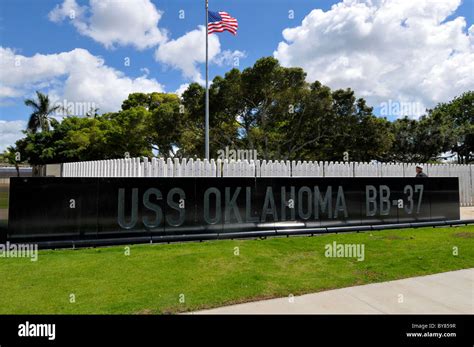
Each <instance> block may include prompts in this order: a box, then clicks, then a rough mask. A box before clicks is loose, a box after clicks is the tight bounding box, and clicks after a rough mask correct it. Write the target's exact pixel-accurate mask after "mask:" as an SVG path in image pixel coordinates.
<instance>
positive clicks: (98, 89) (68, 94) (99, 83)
mask: <svg viewBox="0 0 474 347" xmlns="http://www.w3.org/2000/svg"><path fill="white" fill-rule="evenodd" d="M18 62H19V63H18ZM0 80H1V81H2V88H0V100H1V99H2V98H8V97H12V96H18V95H28V94H31V93H32V92H33V91H34V90H35V89H43V88H46V89H47V90H48V94H50V96H51V99H52V100H54V99H56V100H57V101H59V102H61V103H63V100H66V101H67V102H73V103H86V104H94V105H95V106H96V107H98V108H99V109H100V112H109V111H117V110H118V109H119V108H120V106H121V103H122V101H123V100H124V99H126V98H127V96H128V94H129V93H132V92H145V93H149V92H154V91H157V92H162V91H163V86H162V85H161V84H160V83H158V82H157V81H156V80H155V79H149V78H147V77H146V75H144V76H141V77H137V78H130V77H128V76H126V75H124V74H123V73H122V72H121V71H118V70H116V69H114V68H112V67H109V66H107V65H105V63H104V61H103V60H102V59H101V58H100V57H97V56H94V55H92V54H91V53H89V51H87V50H85V49H79V48H76V49H74V50H72V51H70V52H63V53H58V54H48V55H43V54H35V55H34V56H32V57H26V56H22V55H18V54H16V53H15V52H14V51H13V50H12V49H10V48H3V47H0Z"/></svg>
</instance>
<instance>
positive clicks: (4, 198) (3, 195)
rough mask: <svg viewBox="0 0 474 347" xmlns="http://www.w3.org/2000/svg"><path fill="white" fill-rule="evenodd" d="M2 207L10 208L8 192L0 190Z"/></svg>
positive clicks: (0, 206) (0, 205)
mask: <svg viewBox="0 0 474 347" xmlns="http://www.w3.org/2000/svg"><path fill="white" fill-rule="evenodd" d="M0 208H8V192H4V191H2V190H0Z"/></svg>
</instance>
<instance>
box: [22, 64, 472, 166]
mask: <svg viewBox="0 0 474 347" xmlns="http://www.w3.org/2000/svg"><path fill="white" fill-rule="evenodd" d="M209 93H210V114H211V118H210V140H211V142H210V149H211V156H212V157H216V154H217V151H219V150H222V149H224V148H225V147H226V146H229V147H230V148H233V149H246V150H257V153H258V156H259V158H261V159H267V160H270V159H271V160H293V159H296V160H338V161H341V160H343V159H349V160H353V161H370V160H378V161H416V162H429V161H436V160H439V159H441V158H443V156H446V153H451V155H452V154H456V155H457V159H458V161H459V162H460V163H467V162H471V161H473V160H474V154H473V152H474V147H473V146H474V119H473V117H474V92H473V91H468V92H466V93H464V94H463V95H461V96H458V97H456V98H455V99H454V100H452V101H450V102H447V103H441V104H439V105H437V106H436V107H435V108H433V109H430V110H427V113H426V115H424V116H422V117H421V118H420V119H418V120H415V119H410V118H407V117H405V118H399V119H396V120H394V121H389V120H387V119H386V118H381V117H377V116H375V115H374V113H373V108H372V107H370V106H369V105H367V103H366V101H365V100H364V99H363V98H360V97H357V96H356V95H355V92H354V91H353V90H351V89H349V88H348V89H338V90H331V89H330V88H329V87H328V86H325V85H323V84H322V83H320V82H318V81H315V82H312V83H308V82H307V79H306V73H305V72H304V71H303V69H301V68H288V67H282V66H281V65H280V64H279V62H278V61H277V60H276V59H275V58H272V57H266V58H262V59H259V60H258V61H257V62H256V63H255V64H254V65H253V66H252V67H249V68H246V69H244V70H243V71H240V70H238V69H232V70H230V71H229V72H227V73H226V74H225V75H224V76H217V77H215V78H214V80H213V81H212V85H211V87H210V91H209ZM38 98H39V101H38V102H37V103H36V106H38V107H39V109H40V110H42V111H38V112H39V113H38V114H41V117H39V118H38V117H36V118H37V120H35V121H34V122H33V121H31V122H30V123H35V126H34V127H30V130H29V131H25V132H24V133H25V137H24V138H22V139H20V140H19V141H17V143H16V148H17V150H18V151H20V153H21V154H22V158H27V160H28V162H29V163H31V164H45V163H53V162H69V161H80V160H99V159H110V158H121V157H123V156H124V155H127V154H128V155H130V156H153V154H155V155H158V156H161V157H202V156H203V153H204V98H205V89H204V87H202V86H201V85H199V84H197V83H191V84H190V85H189V87H188V88H187V89H186V90H185V91H184V93H183V94H182V95H181V96H178V95H176V94H166V93H157V92H155V93H132V94H130V95H129V96H128V98H127V99H126V100H124V101H123V103H122V107H121V110H119V111H118V112H113V113H105V114H102V115H99V114H97V113H96V114H94V115H91V114H89V115H88V116H87V117H77V116H74V115H72V116H68V117H65V118H64V119H63V120H62V121H61V122H59V121H56V120H55V119H49V118H48V114H49V113H50V112H51V109H52V107H51V106H50V105H49V100H47V99H46V98H47V96H44V95H42V94H41V95H39V94H38ZM41 100H43V102H41ZM46 101H48V105H45V104H46ZM28 105H30V106H33V101H31V100H30V101H28ZM41 105H43V106H41ZM43 109H44V110H43ZM36 118H35V119H36ZM33 129H34V130H33ZM36 129H40V130H41V131H36Z"/></svg>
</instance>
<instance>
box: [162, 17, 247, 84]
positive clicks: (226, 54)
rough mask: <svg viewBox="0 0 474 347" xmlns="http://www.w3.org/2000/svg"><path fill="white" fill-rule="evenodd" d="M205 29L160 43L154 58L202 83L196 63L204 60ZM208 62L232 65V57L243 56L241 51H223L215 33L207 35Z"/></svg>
mask: <svg viewBox="0 0 474 347" xmlns="http://www.w3.org/2000/svg"><path fill="white" fill-rule="evenodd" d="M205 41H206V31H205V28H204V26H199V27H198V29H195V30H192V31H190V32H188V33H186V34H184V35H183V36H181V37H179V38H177V39H176V40H170V41H168V42H166V43H163V44H161V45H160V46H159V47H158V48H157V49H156V51H155V60H157V61H159V62H161V63H164V64H166V65H168V66H171V67H173V68H175V69H179V70H181V72H182V74H183V76H184V77H185V78H187V79H189V80H192V81H195V82H198V83H201V84H203V83H204V79H203V77H202V74H201V72H200V69H199V67H198V64H203V63H205V62H206V42H205ZM208 52H209V62H210V63H215V64H218V65H223V64H225V65H232V64H233V62H234V58H239V59H240V58H242V57H245V53H244V52H241V51H233V52H232V51H229V50H226V51H223V52H221V44H220V41H219V37H218V36H217V35H209V49H208Z"/></svg>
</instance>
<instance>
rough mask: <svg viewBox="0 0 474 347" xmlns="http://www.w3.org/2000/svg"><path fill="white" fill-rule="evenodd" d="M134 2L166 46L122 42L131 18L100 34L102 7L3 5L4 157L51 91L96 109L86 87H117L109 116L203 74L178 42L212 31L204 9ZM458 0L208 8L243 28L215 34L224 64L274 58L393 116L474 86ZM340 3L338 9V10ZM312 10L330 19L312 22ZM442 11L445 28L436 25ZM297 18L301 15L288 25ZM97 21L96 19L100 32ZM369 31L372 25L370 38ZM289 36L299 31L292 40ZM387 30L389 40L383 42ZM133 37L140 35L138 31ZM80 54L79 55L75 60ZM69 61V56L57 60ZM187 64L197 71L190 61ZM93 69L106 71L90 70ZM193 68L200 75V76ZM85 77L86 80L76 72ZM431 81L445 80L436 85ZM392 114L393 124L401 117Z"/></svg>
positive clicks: (184, 1) (15, 1)
mask: <svg viewBox="0 0 474 347" xmlns="http://www.w3.org/2000/svg"><path fill="white" fill-rule="evenodd" d="M108 1H109V0H107V1H105V3H108ZM115 1H116V0H115ZM125 1H128V2H130V3H133V2H136V4H135V8H137V7H140V8H138V9H137V13H136V15H137V18H144V17H145V16H147V15H148V14H149V13H151V12H154V11H150V10H148V11H142V12H140V9H143V8H145V7H144V6H145V5H146V6H148V3H150V2H151V3H152V5H153V6H154V8H155V10H156V13H161V17H160V18H159V20H158V21H156V23H154V24H156V25H154V24H153V23H152V26H154V27H156V28H158V29H159V31H160V33H165V32H166V38H161V39H159V38H158V36H159V35H158V34H157V36H156V37H157V39H156V41H154V42H153V43H149V41H152V40H148V39H146V40H145V41H146V43H145V45H147V46H146V47H145V48H143V47H136V46H135V45H134V43H133V39H130V38H127V39H124V40H122V41H121V40H120V38H121V37H125V36H127V34H130V31H129V30H128V27H129V28H132V27H133V28H135V26H134V23H133V21H132V22H128V23H126V25H122V23H123V22H122V18H121V17H120V16H118V17H113V16H112V19H110V18H108V19H104V21H107V23H108V24H107V25H108V26H107V33H106V34H104V33H101V32H100V31H101V30H102V29H103V28H102V26H101V23H103V22H100V20H101V17H100V16H99V14H97V13H98V12H99V10H100V9H98V7H97V6H98V5H97V6H96V7H94V6H95V5H94V0H92V1H90V2H89V0H75V1H74V0H66V5H67V6H66V5H64V3H65V1H64V0H2V1H1V2H0V46H1V47H2V49H3V50H4V51H2V52H3V54H2V56H0V62H1V63H2V65H1V67H2V70H3V71H1V72H0V137H3V139H1V140H0V150H2V149H3V148H4V147H5V145H6V143H7V142H8V141H12V140H14V139H15V138H18V137H19V136H20V135H21V133H19V127H21V126H22V125H24V122H26V120H27V119H28V115H29V110H28V108H26V107H25V106H24V105H23V100H24V98H26V97H31V96H32V95H33V93H34V90H41V91H43V92H46V93H49V94H51V95H53V96H56V97H57V98H58V100H62V99H68V100H71V99H72V101H78V100H82V101H93V102H95V101H96V100H93V98H94V97H93V96H89V95H91V94H93V93H92V92H89V91H88V89H94V88H97V84H96V83H98V85H100V84H101V83H103V84H104V85H105V84H106V83H109V84H110V85H108V86H104V85H101V86H100V88H103V89H104V90H103V95H102V96H101V99H98V100H97V104H98V105H99V106H103V107H100V108H101V109H102V110H103V111H109V110H111V109H113V108H118V107H119V102H118V101H117V100H118V99H117V100H110V98H109V97H108V94H115V93H113V92H111V91H114V83H116V85H117V88H118V89H120V91H121V93H122V94H126V93H127V92H128V91H131V90H130V89H133V88H144V89H145V90H146V91H149V90H150V89H153V87H154V86H158V85H159V86H161V88H162V90H163V91H166V92H175V91H176V90H178V88H180V86H182V85H184V84H186V83H190V82H192V81H193V80H198V79H199V77H197V76H198V74H199V72H200V73H201V76H203V73H204V64H202V63H200V62H199V59H200V58H199V57H194V58H191V56H193V55H196V54H197V53H196V52H195V50H196V49H195V48H196V46H194V45H192V42H190V41H192V39H191V36H190V37H189V40H187V41H186V40H184V39H183V40H182V41H179V42H176V43H175V44H173V41H174V40H178V39H180V38H183V37H184V36H186V35H187V34H188V33H190V32H192V31H196V30H198V25H202V24H203V22H204V7H203V6H204V1H197V0H173V1H171V0H167V1H163V0H125ZM459 1H460V0H447V1H446V3H447V5H445V6H441V5H439V3H440V2H439V1H437V2H436V0H420V1H416V2H410V1H405V3H402V2H400V1H399V0H389V1H388V2H393V3H394V4H393V6H395V7H390V8H389V7H388V5H385V4H383V3H382V2H381V1H380V0H373V1H372V2H371V1H369V0H367V1H363V0H359V1H356V0H349V1H346V3H345V4H340V1H319V0H318V1H315V0H313V1H307V0H296V1H295V0H293V1H289V0H253V1H252V0H211V1H210V5H209V7H210V9H211V10H213V11H227V12H229V13H230V14H231V15H232V16H234V17H235V18H237V19H238V21H239V31H238V35H237V36H235V37H234V36H232V35H231V34H229V33H221V34H218V40H219V44H220V49H219V50H218V52H217V53H216V54H215V58H216V61H217V60H218V59H219V57H220V58H223V57H224V56H225V54H224V52H225V51H227V55H228V56H229V57H239V68H240V69H243V68H245V67H247V66H251V65H253V63H254V62H255V61H256V60H257V59H258V58H260V57H263V56H272V55H275V56H276V57H277V58H279V59H280V61H281V62H282V64H283V65H285V66H302V67H303V68H305V70H306V71H308V80H309V81H313V80H315V79H318V80H321V81H322V82H323V83H326V84H328V85H329V86H331V87H333V88H346V87H352V88H353V89H355V90H356V93H357V94H358V95H360V96H363V97H365V98H366V99H367V100H368V101H369V103H370V104H371V105H373V106H376V110H377V113H380V110H381V108H382V106H383V105H385V106H387V105H389V108H390V106H391V105H393V104H394V103H406V104H407V106H408V107H410V106H413V108H416V106H421V107H422V108H425V107H432V106H433V105H434V104H436V103H437V102H442V101H448V100H449V98H451V97H453V96H455V95H456V93H459V92H461V91H466V90H468V89H473V88H474V80H473V77H472V76H470V77H469V76H466V74H470V72H472V69H473V65H472V63H469V62H470V61H472V60H473V59H472V58H473V57H474V49H473V46H474V26H472V25H473V23H474V0H464V1H462V2H461V3H460V4H459V3H458V2H459ZM338 3H339V7H338V8H337V9H334V8H331V6H333V5H335V4H338ZM408 3H410V4H408ZM412 3H416V4H412ZM437 3H438V4H437ZM71 4H73V5H74V6H75V7H74V8H83V9H85V11H84V13H82V14H80V16H79V15H78V18H75V19H74V20H75V22H74V23H75V24H74V25H73V24H72V21H71V20H70V18H67V17H64V16H63V18H61V15H58V16H59V17H58V16H57V17H56V20H53V19H52V17H51V11H53V9H54V8H55V7H57V6H63V8H64V9H65V10H64V11H63V12H64V13H68V12H67V11H66V10H67V9H69V8H71V6H72V5H71ZM361 4H362V5H361ZM107 6H111V7H110V10H109V8H107V9H106V10H107V13H109V14H110V13H111V12H113V11H114V6H115V5H114V2H113V1H112V2H111V4H107ZM423 6H425V7H423ZM438 7H439V8H438ZM432 8H434V10H433V11H431V10H430V9H432ZM315 9H320V10H321V11H320V12H317V13H316V12H313V13H312V14H311V15H310V13H311V11H312V10H315ZM392 9H393V10H392ZM180 11H184V15H185V18H184V19H180V18H179V15H180V14H182V12H180ZM290 11H291V12H290ZM63 12H62V13H63ZM96 12H97V13H96ZM64 13H63V15H64ZM439 13H441V14H442V15H441V16H442V17H443V18H441V20H440V19H439V18H436V16H438V14H439ZM77 14H79V13H78V12H77ZM291 14H294V17H292V18H290V17H291V16H290V15H291ZM443 14H444V15H443ZM94 15H96V20H97V21H98V22H95V23H94V17H93V16H94ZM430 16H431V18H430ZM104 18H105V17H104ZM305 18H306V19H305ZM460 18H462V19H460ZM361 19H362V20H361ZM303 20H305V21H304V22H303ZM140 21H141V20H140ZM462 21H464V24H463V23H461V22H462ZM399 22H400V23H399ZM401 22H404V23H408V25H405V24H403V25H401ZM97 23H99V24H97ZM367 23H368V25H370V26H371V28H372V29H371V30H369V31H367V30H366V29H367ZM381 23H382V24H381ZM394 23H397V25H396V27H394V26H393V25H392V24H394ZM419 23H422V24H419ZM399 24H400V25H399ZM84 28H86V29H84ZM287 28H294V29H290V30H287V32H286V34H285V35H283V32H284V30H285V29H287ZM377 28H382V30H380V29H377ZM385 28H386V30H387V33H386V34H384V35H382V33H381V31H383V30H385ZM470 28H471V29H472V30H470ZM145 29H147V28H146V27H145ZM114 30H116V31H117V33H116V35H115V34H114V33H113V31H114ZM134 30H135V29H134ZM136 30H137V31H136V33H137V37H139V36H140V33H139V29H136ZM383 36H385V37H383ZM387 37H389V38H390V39H389V40H388V41H387ZM127 40H128V41H127ZM450 42H452V43H450ZM170 43H171V45H170ZM214 43H215V42H214ZM168 45H169V47H174V48H173V49H174V51H173V53H169V52H170V49H168ZM160 47H161V50H162V53H163V54H162V55H161V56H160V58H157V57H156V53H155V52H156V51H157V50H159V49H160ZM78 48H80V49H82V50H81V51H80V52H79V51H75V53H71V52H73V51H74V50H75V49H78ZM61 53H65V55H63V56H60V54H61ZM35 55H40V56H36V57H35ZM197 55H198V54H197ZM15 57H20V58H21V59H20V60H21V61H22V62H24V63H23V65H22V66H20V68H18V67H13V65H12V62H14V61H15V60H14V58H15ZM183 57H186V58H188V59H190V60H189V61H190V62H188V63H182V64H181V63H180V61H181V59H183ZM397 57H399V58H397ZM126 58H129V59H130V66H125V65H124V62H125V59H126ZM58 59H59V61H61V63H58V62H57V61H58ZM96 59H97V60H96ZM100 59H103V61H100ZM193 59H194V60H193ZM447 59H450V64H447V62H446V61H447ZM451 59H452V60H451ZM2 60H3V61H2ZM221 60H222V59H221ZM77 61H79V63H76V62H77ZM223 61H224V62H223V63H221V64H220V65H219V64H217V63H215V62H213V63H211V65H210V75H211V77H213V76H215V75H217V74H220V75H222V74H224V73H225V72H226V71H228V70H229V69H230V68H231V66H230V63H231V62H232V60H231V61H226V60H225V59H223ZM170 62H172V63H170ZM413 62H416V64H417V65H413ZM466 62H467V64H466ZM175 63H176V64H175ZM61 64H62V65H61ZM94 64H96V65H97V64H98V65H100V66H99V67H97V68H91V65H94ZM180 64H181V65H180ZM193 66H195V68H196V70H197V72H196V71H192V70H193ZM453 66H454V67H453ZM79 68H82V69H84V72H81V71H77V69H79ZM414 69H416V71H417V72H416V73H414V72H413V70H414ZM190 70H191V72H190ZM186 71H188V73H186ZM428 74H429V75H430V76H432V75H433V74H436V76H435V77H433V78H432V79H430V78H427V76H428ZM437 74H439V76H438V75H437ZM82 76H87V77H88V78H87V79H85V78H84V79H82ZM68 79H69V81H68ZM94 80H95V81H94ZM460 81H461V82H460ZM117 83H120V84H117ZM437 84H439V85H437ZM441 84H443V85H441ZM450 84H451V85H450ZM446 85H448V86H449V85H450V86H449V88H448V87H447V86H446ZM127 88H128V89H127ZM419 89H423V91H420V92H419V91H418V90H419ZM136 91H141V90H136ZM122 94H121V95H122ZM453 94H454V95H453ZM75 96H77V100H75ZM81 98H82V99H81ZM87 99H91V100H87ZM112 99H113V98H112ZM109 101H110V102H109ZM385 110H386V108H385ZM392 111H393V109H392ZM392 113H394V112H391V113H390V112H389V114H384V115H387V116H388V117H389V118H394V117H396V114H395V115H394V114H392ZM395 113H396V112H395ZM414 113H416V112H414Z"/></svg>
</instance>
